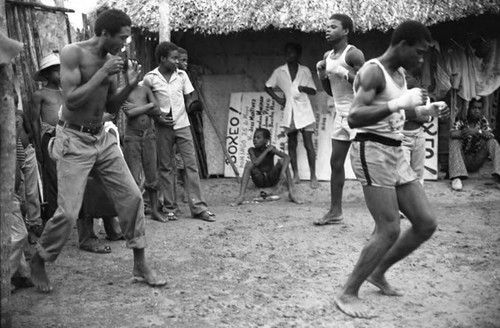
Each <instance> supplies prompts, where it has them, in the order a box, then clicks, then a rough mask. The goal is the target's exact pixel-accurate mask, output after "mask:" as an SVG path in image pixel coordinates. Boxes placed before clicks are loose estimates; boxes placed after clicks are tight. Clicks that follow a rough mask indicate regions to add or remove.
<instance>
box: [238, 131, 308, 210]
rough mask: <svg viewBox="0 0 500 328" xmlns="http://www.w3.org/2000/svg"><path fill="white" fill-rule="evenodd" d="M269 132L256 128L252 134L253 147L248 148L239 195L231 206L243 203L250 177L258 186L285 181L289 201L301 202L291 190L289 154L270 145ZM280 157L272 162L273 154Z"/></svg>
mask: <svg viewBox="0 0 500 328" xmlns="http://www.w3.org/2000/svg"><path fill="white" fill-rule="evenodd" d="M270 140H271V132H269V130H267V129H263V128H258V129H257V130H255V132H254V135H253V144H254V147H251V148H249V149H248V155H249V156H250V161H248V162H247V164H246V165H245V170H244V171H243V179H242V181H241V189H240V195H239V196H238V198H237V199H236V201H235V202H234V203H233V204H231V206H236V205H240V204H241V203H243V200H244V197H245V192H246V190H247V187H248V180H249V178H250V177H251V178H252V181H253V183H254V184H255V186H257V187H258V188H267V187H274V186H276V185H277V184H278V183H285V182H286V185H287V187H288V197H289V198H290V201H292V202H294V203H297V204H302V202H301V201H299V200H298V199H297V198H296V196H295V194H294V191H293V182H292V178H291V174H290V170H289V169H288V165H289V164H290V156H288V155H287V154H285V153H284V152H282V151H279V150H278V149H276V147H274V146H271V145H270ZM275 155H276V156H278V157H280V158H281V159H280V160H279V161H278V162H277V163H276V164H274V156H275Z"/></svg>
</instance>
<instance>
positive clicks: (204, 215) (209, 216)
mask: <svg viewBox="0 0 500 328" xmlns="http://www.w3.org/2000/svg"><path fill="white" fill-rule="evenodd" d="M194 217H195V218H196V219H200V220H203V221H207V222H214V221H215V214H214V213H212V212H210V211H203V212H201V213H199V214H196V215H195V216H194Z"/></svg>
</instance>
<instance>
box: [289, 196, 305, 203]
mask: <svg viewBox="0 0 500 328" xmlns="http://www.w3.org/2000/svg"><path fill="white" fill-rule="evenodd" d="M288 198H289V199H290V201H291V202H292V203H295V204H304V202H303V201H301V200H300V199H298V198H297V197H296V196H295V195H294V194H293V193H289V194H288Z"/></svg>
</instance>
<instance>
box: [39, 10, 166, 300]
mask: <svg viewBox="0 0 500 328" xmlns="http://www.w3.org/2000/svg"><path fill="white" fill-rule="evenodd" d="M131 24H132V22H131V21H130V18H129V17H128V16H127V15H126V14H125V13H124V12H122V11H120V10H115V9H110V10H106V11H104V12H102V13H101V14H100V15H99V16H98V17H97V20H96V23H95V28H94V31H95V35H94V36H93V37H92V38H91V39H89V40H86V41H82V42H77V43H73V44H69V45H67V46H65V47H64V49H63V50H62V52H61V86H62V92H63V95H64V104H63V107H62V112H61V119H60V120H59V121H58V123H57V128H56V131H57V132H56V137H55V138H54V139H52V140H51V143H50V144H49V151H50V153H51V156H52V157H53V158H55V159H56V162H57V176H58V182H59V185H58V208H57V210H56V212H55V214H54V216H53V217H52V218H51V219H50V220H49V221H48V222H47V224H46V225H45V229H44V231H43V234H42V236H41V237H40V239H39V242H38V244H37V247H36V253H35V254H34V255H33V258H32V260H31V272H32V281H33V283H34V284H35V286H36V287H37V288H38V289H39V290H41V291H43V292H49V291H51V290H52V286H51V283H50V281H49V278H48V276H47V273H46V271H45V262H46V261H51V262H52V261H55V260H56V259H57V257H58V256H59V254H60V253H61V251H62V248H63V247H64V244H65V243H66V241H67V239H68V236H69V235H70V233H71V229H72V227H73V226H74V223H75V221H76V219H77V218H78V212H79V211H80V207H81V204H82V200H83V194H84V190H85V185H86V183H87V179H88V176H89V174H90V172H91V171H93V172H95V173H96V174H98V175H99V176H100V177H101V179H102V182H103V184H104V185H105V187H106V188H107V190H108V192H109V196H110V197H111V198H112V199H113V202H114V204H115V207H116V210H117V212H118V217H119V218H120V225H121V227H122V229H123V232H124V235H125V238H126V240H127V242H126V244H127V247H128V248H132V249H133V253H134V267H133V275H134V276H135V277H138V278H139V279H141V280H142V281H143V282H145V283H146V284H148V285H150V286H162V285H165V284H166V282H165V280H163V279H160V278H159V277H158V276H157V274H156V272H155V271H154V270H153V269H151V268H150V267H149V266H148V265H147V264H146V258H145V247H146V238H145V220H144V205H143V201H142V195H141V192H140V190H139V187H138V186H137V184H136V183H135V181H134V178H133V177H132V174H131V173H130V171H129V170H128V168H127V164H126V163H125V160H124V159H123V157H122V156H121V154H120V151H119V149H118V146H117V143H116V138H115V137H114V136H111V135H110V134H108V133H106V132H105V131H104V129H103V125H102V117H103V114H104V112H105V111H107V112H110V113H114V112H117V111H118V110H119V109H120V107H121V105H122V104H123V102H124V101H125V100H126V99H127V97H128V96H129V94H130V92H131V91H132V90H133V89H134V87H135V86H136V85H137V83H138V79H139V75H140V70H141V67H140V66H139V65H138V64H137V63H134V62H131V61H127V63H124V61H123V60H122V58H121V57H119V56H117V54H118V53H119V52H120V50H121V49H122V47H123V46H124V45H125V42H126V40H127V39H128V38H129V36H130V33H131ZM125 64H127V65H126V68H125ZM122 71H123V72H124V74H125V81H126V83H125V86H124V87H123V88H121V89H118V88H117V82H118V81H117V74H118V73H120V72H122Z"/></svg>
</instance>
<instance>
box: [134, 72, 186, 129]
mask: <svg viewBox="0 0 500 328" xmlns="http://www.w3.org/2000/svg"><path fill="white" fill-rule="evenodd" d="M143 85H145V86H147V87H149V88H150V89H151V91H153V94H154V95H155V97H156V99H157V101H158V104H159V106H160V110H161V111H162V112H164V113H170V111H171V112H172V117H173V119H174V129H175V130H177V129H180V128H184V127H186V126H189V118H188V115H187V112H186V105H185V103H184V95H187V94H190V93H191V92H193V91H194V88H193V85H192V84H191V81H189V77H188V75H187V74H186V72H184V71H182V70H179V69H178V70H176V71H175V72H174V73H173V74H172V76H171V77H170V81H167V80H166V79H165V77H164V76H163V74H161V73H160V71H159V70H158V68H155V69H154V70H152V71H150V72H148V73H147V74H146V76H144V80H143Z"/></svg>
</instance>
